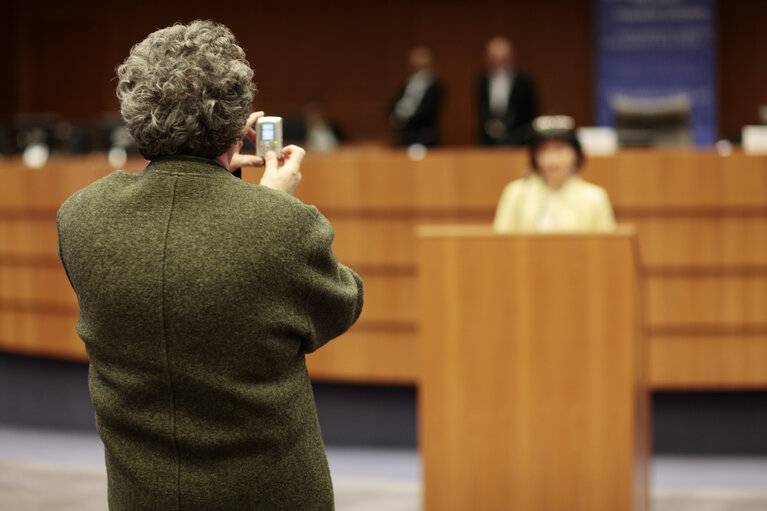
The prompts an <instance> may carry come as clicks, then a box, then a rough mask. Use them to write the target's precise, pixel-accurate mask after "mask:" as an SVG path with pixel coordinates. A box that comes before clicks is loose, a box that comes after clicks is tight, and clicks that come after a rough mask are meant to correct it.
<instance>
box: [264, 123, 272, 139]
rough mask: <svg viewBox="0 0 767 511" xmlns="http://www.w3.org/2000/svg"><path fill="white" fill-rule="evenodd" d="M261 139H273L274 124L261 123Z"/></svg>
mask: <svg viewBox="0 0 767 511" xmlns="http://www.w3.org/2000/svg"><path fill="white" fill-rule="evenodd" d="M261 140H274V124H271V123H264V124H262V125H261Z"/></svg>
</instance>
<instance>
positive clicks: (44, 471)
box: [0, 427, 767, 511]
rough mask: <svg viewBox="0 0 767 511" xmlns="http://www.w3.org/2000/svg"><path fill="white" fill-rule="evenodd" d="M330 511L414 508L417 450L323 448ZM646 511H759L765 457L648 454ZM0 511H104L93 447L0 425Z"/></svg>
mask: <svg viewBox="0 0 767 511" xmlns="http://www.w3.org/2000/svg"><path fill="white" fill-rule="evenodd" d="M328 461H329V463H330V468H331V473H332V475H333V484H334V488H335V494H336V509H337V511H418V510H419V509H420V501H421V488H420V482H419V481H420V469H419V458H418V453H417V452H415V451H413V450H409V449H403V450H396V449H394V450H392V449H389V450H382V449H356V448H338V447H329V448H328ZM651 481H652V510H651V511H767V459H764V458H691V457H656V458H655V459H654V460H653V465H652V471H651ZM0 510H2V511H105V510H106V474H105V471H104V465H103V451H102V446H101V443H100V441H99V439H98V437H96V436H95V435H92V434H88V433H66V432H60V431H33V430H19V429H8V428H2V427H0Z"/></svg>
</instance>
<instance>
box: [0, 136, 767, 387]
mask: <svg viewBox="0 0 767 511" xmlns="http://www.w3.org/2000/svg"><path fill="white" fill-rule="evenodd" d="M143 165H144V162H143V161H141V160H134V161H130V162H129V165H128V170H137V169H139V168H141V167H143ZM527 165H528V157H527V153H526V152H525V151H523V150H505V149H498V150H485V149H440V150H431V151H429V154H428V155H427V157H426V158H425V159H424V160H422V161H412V160H410V159H409V158H408V157H407V155H406V154H405V153H404V151H399V150H393V149H382V148H378V149H376V148H359V149H357V148H351V149H345V150H343V151H340V152H338V153H335V154H332V155H327V156H326V155H309V157H308V158H307V159H306V161H305V164H304V168H303V174H304V182H303V183H302V184H301V187H300V188H299V197H300V198H302V199H303V200H304V201H306V202H308V203H312V204H316V205H317V206H318V207H319V208H320V210H321V211H322V212H323V213H324V214H325V215H326V216H327V217H328V218H329V219H330V220H331V222H332V223H333V225H334V227H335V229H336V241H335V244H334V248H335V250H336V253H337V254H338V256H339V259H341V260H342V261H344V262H345V263H347V264H349V265H350V266H352V267H353V268H355V269H356V270H357V271H358V272H359V273H360V274H361V275H362V277H363V278H364V280H365V284H366V295H367V296H366V298H367V300H366V306H365V310H364V312H363V315H362V317H361V319H360V321H359V323H358V324H357V325H356V326H355V327H353V328H352V330H351V331H350V332H348V333H347V334H345V335H344V336H343V337H341V338H340V339H337V340H336V341H334V342H332V343H330V344H329V345H328V346H326V347H325V348H323V349H322V350H319V351H318V352H317V353H316V354H313V355H312V356H311V357H310V358H309V365H310V370H311V372H312V375H313V376H314V377H315V378H317V379H325V380H332V381H355V382H373V383H375V382H381V383H405V384H413V383H416V382H417V380H418V373H419V370H418V364H417V352H418V351H417V331H418V314H417V310H416V291H415V290H416V284H417V275H416V273H417V272H416V250H415V246H416V242H415V235H414V232H415V228H416V226H417V225H418V224H421V223H430V224H434V223H449V224H456V223H474V224H476V223H488V224H489V223H490V222H491V220H492V217H493V213H494V211H495V206H496V203H497V201H498V198H499V197H500V193H501V190H502V188H503V186H504V185H505V184H506V183H507V182H509V181H511V180H512V179H515V178H517V177H519V176H521V175H522V174H523V173H524V172H525V170H526V169H527ZM107 172H108V166H107V162H106V157H105V156H103V155H94V156H92V157H84V158H53V159H52V160H51V161H50V162H49V164H48V166H47V167H46V168H44V169H40V170H30V169H25V168H23V167H22V165H21V163H20V161H19V160H18V159H17V158H0V174H1V175H2V179H3V186H2V187H0V347H2V349H6V350H11V351H18V352H27V353H34V354H43V355H50V356H64V357H70V358H81V359H82V358H83V357H84V353H83V350H82V346H81V343H80V341H79V340H78V339H77V337H76V336H75V334H74V331H73V325H74V323H75V321H76V317H77V312H76V302H75V300H74V297H73V296H72V293H71V291H69V290H68V288H67V283H66V280H65V277H63V276H62V273H61V272H60V271H59V269H58V262H57V261H56V256H55V246H56V245H55V239H56V233H55V223H54V221H55V212H56V210H57V208H58V206H59V204H61V202H63V200H64V199H66V197H68V196H69V195H70V194H71V193H72V192H74V191H75V190H77V189H78V188H81V187H82V186H85V185H86V184H87V183H89V182H91V181H93V180H95V179H97V178H98V177H101V176H103V175H105V174H106V173H107ZM583 177H584V178H585V179H587V180H589V181H592V182H594V183H597V184H599V185H601V186H604V187H605V188H606V189H607V191H608V193H609V194H610V198H611V200H612V202H613V205H614V208H615V211H616V215H617V218H618V220H619V221H620V222H622V223H631V224H635V225H636V226H637V230H638V233H639V245H640V252H641V261H642V268H643V272H644V274H645V286H646V293H645V296H646V303H645V311H646V314H645V328H646V331H647V334H648V337H647V338H648V342H649V344H650V359H649V376H650V382H651V384H652V386H653V387H654V388H675V389H680V388H716V389H719V388H730V389H740V388H767V157H755V156H746V155H743V154H740V153H735V154H733V155H731V156H728V157H720V156H718V155H716V154H715V153H712V152H700V151H661V150H626V151H623V152H621V153H619V154H617V155H615V156H612V157H604V158H591V159H589V160H588V161H587V163H586V166H585V168H584V170H583ZM245 178H246V179H248V180H250V181H257V179H258V174H257V172H256V171H255V170H249V171H246V172H245Z"/></svg>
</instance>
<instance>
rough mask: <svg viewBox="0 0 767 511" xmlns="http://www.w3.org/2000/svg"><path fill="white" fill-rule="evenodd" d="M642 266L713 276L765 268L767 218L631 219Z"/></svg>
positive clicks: (721, 216) (766, 261)
mask: <svg viewBox="0 0 767 511" xmlns="http://www.w3.org/2000/svg"><path fill="white" fill-rule="evenodd" d="M621 221H622V222H625V223H631V224H634V225H636V226H637V230H638V232H639V243H640V249H641V253H642V262H643V263H644V264H645V265H647V266H648V267H649V268H652V269H653V270H664V269H671V270H674V269H676V270H680V271H685V270H687V271H695V270H703V271H705V270H708V271H709V272H714V273H715V272H717V271H718V272H720V273H721V272H726V271H736V272H737V271H739V272H741V273H743V272H747V271H748V270H749V269H758V268H759V267H767V215H765V216H737V215H736V216H724V215H722V214H718V215H716V216H708V217H707V216H702V217H701V216H687V217H664V216H654V217H641V216H640V217H632V216H630V215H629V216H623V217H621Z"/></svg>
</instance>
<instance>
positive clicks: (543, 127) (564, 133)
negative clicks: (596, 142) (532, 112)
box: [529, 116, 585, 172]
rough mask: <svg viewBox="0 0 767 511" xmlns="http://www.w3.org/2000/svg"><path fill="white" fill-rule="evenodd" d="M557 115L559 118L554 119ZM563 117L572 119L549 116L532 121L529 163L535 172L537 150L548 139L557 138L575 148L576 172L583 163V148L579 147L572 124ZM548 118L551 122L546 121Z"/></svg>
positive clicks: (536, 169) (536, 170)
mask: <svg viewBox="0 0 767 511" xmlns="http://www.w3.org/2000/svg"><path fill="white" fill-rule="evenodd" d="M557 117H559V118H560V119H556V118H557ZM565 119H570V121H572V119H571V118H564V116H550V117H549V118H543V117H539V118H538V119H536V120H535V121H533V124H532V132H531V135H530V142H529V147H530V165H531V166H532V168H533V170H534V171H535V172H539V171H540V169H539V168H538V161H537V159H538V158H537V156H538V151H539V150H540V148H541V146H542V145H543V143H544V142H548V141H549V140H559V141H560V142H564V143H566V144H568V145H569V146H570V147H572V148H573V150H575V156H576V159H575V171H576V172H577V171H578V170H580V168H581V166H582V165H583V161H584V159H585V157H584V155H583V148H582V147H581V143H580V141H579V140H578V137H577V136H576V135H575V128H574V124H572V123H571V122H570V123H567V122H564V120H565ZM548 120H551V121H552V122H546V121H548ZM541 121H542V122H541ZM558 121H560V122H558Z"/></svg>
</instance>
